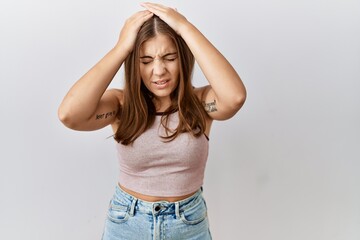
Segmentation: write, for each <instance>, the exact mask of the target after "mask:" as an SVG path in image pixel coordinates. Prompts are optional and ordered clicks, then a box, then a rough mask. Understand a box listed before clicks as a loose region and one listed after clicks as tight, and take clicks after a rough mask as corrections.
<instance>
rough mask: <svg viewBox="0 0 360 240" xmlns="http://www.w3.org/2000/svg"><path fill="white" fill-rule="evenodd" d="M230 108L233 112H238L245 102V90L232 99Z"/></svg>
mask: <svg viewBox="0 0 360 240" xmlns="http://www.w3.org/2000/svg"><path fill="white" fill-rule="evenodd" d="M232 99H233V100H232V108H233V109H234V111H235V112H237V111H239V110H240V108H241V107H242V106H243V105H244V103H245V101H246V90H244V91H242V92H241V93H238V94H236V95H235V96H233V97H232Z"/></svg>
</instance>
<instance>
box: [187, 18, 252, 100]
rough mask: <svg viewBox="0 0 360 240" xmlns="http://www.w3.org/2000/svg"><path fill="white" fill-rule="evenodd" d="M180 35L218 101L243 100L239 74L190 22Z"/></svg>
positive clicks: (242, 85)
mask: <svg viewBox="0 0 360 240" xmlns="http://www.w3.org/2000/svg"><path fill="white" fill-rule="evenodd" d="M182 32H183V33H182V34H181V36H182V37H183V39H184V40H185V42H186V43H187V45H188V46H189V48H190V50H191V51H192V53H193V54H194V57H195V59H196V61H197V63H198V64H199V66H200V68H201V70H202V72H203V73H204V75H205V77H206V79H207V80H208V81H209V84H210V85H211V87H212V90H213V91H214V93H215V95H216V98H217V100H218V101H221V102H222V103H224V104H233V103H234V102H235V103H237V102H243V101H244V99H245V97H246V90H245V87H244V84H243V83H242V81H241V79H240V77H239V75H238V74H237V72H236V71H235V69H234V68H233V67H232V66H231V64H230V63H229V62H228V61H227V60H226V58H225V57H224V56H223V55H222V54H221V53H220V52H219V51H218V50H217V49H216V48H215V47H214V46H213V45H212V44H211V42H210V41H209V40H208V39H206V37H205V36H204V35H203V34H202V33H201V32H200V31H199V30H198V29H197V28H196V27H195V26H193V25H192V24H191V23H188V24H186V25H185V27H184V29H183V30H182Z"/></svg>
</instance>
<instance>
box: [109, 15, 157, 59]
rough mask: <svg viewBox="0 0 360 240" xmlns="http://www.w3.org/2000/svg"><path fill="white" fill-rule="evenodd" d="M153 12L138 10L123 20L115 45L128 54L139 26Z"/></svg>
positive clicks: (132, 46)
mask: <svg viewBox="0 0 360 240" xmlns="http://www.w3.org/2000/svg"><path fill="white" fill-rule="evenodd" d="M153 15H154V14H153V13H152V12H150V11H148V10H145V11H140V12H137V13H135V14H134V15H132V16H131V17H130V18H128V19H127V20H126V21H125V24H124V26H123V28H122V30H121V32H120V36H119V41H118V42H117V44H116V47H120V48H121V49H122V50H123V51H124V50H125V51H126V52H127V53H128V54H130V52H131V51H132V50H133V48H134V45H135V40H136V36H137V34H138V32H139V30H140V28H141V26H142V25H143V24H144V22H146V21H147V20H148V19H150V18H151V17H152V16H153Z"/></svg>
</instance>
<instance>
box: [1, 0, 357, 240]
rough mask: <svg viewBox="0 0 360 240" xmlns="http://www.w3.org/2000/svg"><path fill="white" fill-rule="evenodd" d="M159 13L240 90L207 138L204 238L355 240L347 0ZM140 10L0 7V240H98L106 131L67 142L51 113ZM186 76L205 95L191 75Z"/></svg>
mask: <svg viewBox="0 0 360 240" xmlns="http://www.w3.org/2000/svg"><path fill="white" fill-rule="evenodd" d="M163 3H164V4H167V5H170V6H173V7H177V8H178V10H179V11H180V12H181V13H183V14H184V15H185V16H186V17H187V18H188V19H189V20H190V21H191V22H193V23H194V24H195V25H196V26H197V27H198V28H199V29H200V30H201V31H202V32H203V33H204V34H205V35H206V36H207V37H208V38H209V40H210V41H212V42H213V43H214V45H215V46H216V47H217V48H218V49H219V50H220V51H221V52H222V53H223V54H224V55H225V56H226V57H227V58H228V60H229V61H230V62H231V63H232V64H233V65H234V67H235V68H236V69H237V71H238V72H239V74H240V75H241V77H242V79H243V81H244V83H245V85H246V87H247V90H248V99H247V102H246V104H245V106H244V107H243V109H242V110H241V111H240V112H239V113H238V114H237V115H236V116H235V117H234V118H232V119H231V120H229V121H226V122H216V123H215V124H214V125H213V131H212V134H211V136H210V147H211V150H210V157H209V160H208V164H207V171H206V178H205V185H204V190H205V197H206V199H207V203H208V207H209V217H210V224H211V230H212V234H213V237H214V239H221V240H227V239H231V240H233V239H236V240H237V239H247V240H264V239H267V240H289V239H291V240H304V239H306V240H355V239H360V174H359V172H360V161H359V160H360V152H359V151H360V150H359V149H360V124H359V123H360V94H359V90H360V26H359V25H360V24H359V23H360V2H359V1H356V0H353V1H351V0H342V1H340V0H338V1H334V0H327V1H325V0H302V1H300V0H298V1H285V0H267V1H265V0H251V1H250V0H248V1H245V0H240V1H229V0H222V1H205V0H197V1H190V0H183V1H163ZM140 9H141V8H140V7H139V1H120V0H118V1H115V0H101V1H100V0H96V1H95V0H94V1H85V0H77V1H73V0H71V1H70V0H62V1H48V0H32V1H25V0H17V1H10V0H7V1H6V0H5V1H4V0H2V1H1V3H0V34H1V37H0V68H1V70H0V78H1V81H0V84H1V86H0V100H1V101H0V104H1V106H0V114H1V115H0V117H1V125H0V127H1V129H0V130H1V135H0V140H1V145H0V148H1V152H0V158H1V161H0V239H4V240H5V239H29V240H48V239H51V240H64V239H76V240H77V239H89V240H92V239H100V238H101V234H102V229H103V224H104V219H105V217H106V209H107V205H108V201H109V199H110V198H111V196H112V194H113V191H114V186H115V184H116V180H117V160H116V155H115V144H114V141H113V140H111V139H107V137H109V136H110V135H111V130H110V128H105V129H103V130H100V131H97V132H76V131H73V130H69V129H67V128H65V127H64V126H63V125H62V124H61V123H60V122H59V121H58V119H57V108H58V106H59V104H60V102H61V100H62V98H63V97H64V95H65V93H66V92H67V90H68V89H69V88H70V86H71V85H72V84H73V83H74V82H75V81H76V80H77V79H79V78H80V77H81V76H82V75H83V74H84V73H85V72H86V71H87V70H88V69H90V67H92V66H93V65H94V64H95V63H96V62H97V61H98V60H99V59H100V58H101V57H102V56H104V55H105V54H106V53H107V52H108V51H109V50H110V49H111V48H112V47H113V46H114V44H115V43H116V41H117V37H118V34H119V32H120V29H121V27H122V25H123V22H124V21H125V19H127V18H128V17H129V16H130V15H132V14H133V13H134V12H135V11H137V10H140ZM194 78H195V79H194V85H196V86H200V85H203V84H205V83H206V80H205V79H204V77H203V75H202V74H201V72H200V71H199V70H198V68H197V70H196V72H195V75H194ZM122 79H123V76H122V74H121V72H120V74H118V75H117V76H116V78H115V79H114V81H113V83H112V87H119V86H121V84H122ZM219 81H221V79H219Z"/></svg>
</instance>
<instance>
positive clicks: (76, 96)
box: [59, 47, 127, 119]
mask: <svg viewBox="0 0 360 240" xmlns="http://www.w3.org/2000/svg"><path fill="white" fill-rule="evenodd" d="M126 56H127V53H126V51H121V47H115V48H113V49H112V50H111V51H110V52H109V53H107V54H106V55H105V56H104V57H103V58H102V59H101V60H100V61H99V62H98V63H97V64H96V65H95V66H94V67H92V68H91V69H90V70H89V71H88V72H87V73H86V74H85V75H84V76H82V77H81V78H80V79H79V80H78V81H77V82H76V83H75V84H74V85H73V86H72V87H71V89H70V90H69V92H68V93H67V95H66V96H65V98H64V100H63V102H62V103H61V105H60V107H59V112H60V115H76V116H77V117H78V118H81V119H86V118H89V117H91V116H92V114H93V113H94V111H95V110H96V108H97V105H98V104H99V101H100V99H101V97H102V95H103V94H104V92H105V90H106V89H107V87H108V86H109V84H110V83H111V81H112V79H113V78H114V76H115V74H116V73H117V71H118V70H119V68H120V67H121V64H122V63H123V62H124V60H125V58H126Z"/></svg>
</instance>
